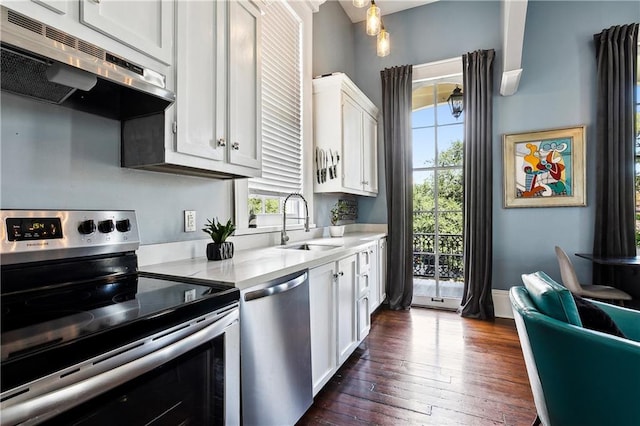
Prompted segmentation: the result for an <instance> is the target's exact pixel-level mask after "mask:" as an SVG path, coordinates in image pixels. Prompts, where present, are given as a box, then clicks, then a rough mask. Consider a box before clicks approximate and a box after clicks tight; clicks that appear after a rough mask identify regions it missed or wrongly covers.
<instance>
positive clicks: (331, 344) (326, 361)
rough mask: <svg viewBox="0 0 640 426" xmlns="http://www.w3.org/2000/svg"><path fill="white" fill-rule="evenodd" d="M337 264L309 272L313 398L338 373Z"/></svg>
mask: <svg viewBox="0 0 640 426" xmlns="http://www.w3.org/2000/svg"><path fill="white" fill-rule="evenodd" d="M335 267H336V263H335V262H331V263H329V264H327V265H322V266H319V267H317V268H313V269H311V270H309V300H310V302H311V303H310V315H311V317H310V319H311V367H312V370H311V377H312V379H313V395H314V396H315V395H316V394H317V393H318V391H320V389H322V387H323V386H324V385H325V384H326V383H327V382H328V381H329V379H331V376H332V375H333V373H335V371H336V370H337V359H336V357H337V350H336V303H335V301H336V294H335V290H336V286H335V282H336V280H335V278H334V274H335V273H336V268H335Z"/></svg>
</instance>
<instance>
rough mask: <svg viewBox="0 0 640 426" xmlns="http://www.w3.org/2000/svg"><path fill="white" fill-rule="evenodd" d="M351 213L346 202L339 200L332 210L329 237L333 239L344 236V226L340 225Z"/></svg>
mask: <svg viewBox="0 0 640 426" xmlns="http://www.w3.org/2000/svg"><path fill="white" fill-rule="evenodd" d="M348 213H349V205H348V204H347V202H346V201H344V200H338V202H337V203H335V204H334V206H333V208H332V209H331V226H329V235H331V236H332V237H342V236H343V235H344V225H338V223H339V222H340V221H341V220H343V219H344V218H345V217H346V216H347V215H348Z"/></svg>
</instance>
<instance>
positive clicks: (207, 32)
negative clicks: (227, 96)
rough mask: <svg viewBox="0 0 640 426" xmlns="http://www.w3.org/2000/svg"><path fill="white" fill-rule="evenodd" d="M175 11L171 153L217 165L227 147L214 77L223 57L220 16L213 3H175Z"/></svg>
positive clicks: (220, 71)
mask: <svg viewBox="0 0 640 426" xmlns="http://www.w3.org/2000/svg"><path fill="white" fill-rule="evenodd" d="M177 12H178V13H177V24H178V29H179V31H178V37H176V47H177V62H178V63H177V94H176V95H177V98H178V104H177V105H176V150H177V151H178V152H180V153H183V154H187V155H193V156H197V157H202V158H206V159H211V160H217V161H222V160H224V157H225V152H226V150H227V148H226V141H225V140H224V133H223V128H224V112H223V110H224V102H219V101H224V93H225V92H224V82H221V83H220V85H219V84H218V82H217V79H216V77H221V78H223V76H224V75H225V74H226V73H225V71H224V65H223V64H222V63H220V61H221V60H223V59H224V57H222V55H217V52H218V51H219V49H224V45H223V44H221V46H220V48H219V47H218V45H217V43H218V41H219V40H220V38H221V37H223V36H224V33H223V30H224V14H220V16H218V13H217V12H218V8H217V5H216V3H215V2H190V1H189V2H187V1H179V2H178V7H177ZM218 31H220V32H221V34H220V35H218V34H217V32H218ZM196 40H197V42H196ZM218 56H220V57H218ZM218 65H220V67H218ZM218 86H219V87H220V88H221V89H222V91H221V93H219V94H218V91H217V89H218ZM219 115H221V117H219ZM218 121H219V122H218ZM178 124H179V125H178ZM218 129H220V133H221V134H220V136H218V135H217V133H216V132H217V131H218Z"/></svg>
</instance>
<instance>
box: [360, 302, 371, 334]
mask: <svg viewBox="0 0 640 426" xmlns="http://www.w3.org/2000/svg"><path fill="white" fill-rule="evenodd" d="M369 330H371V305H370V304H369V296H368V295H367V296H362V297H361V298H360V299H358V340H360V341H362V340H364V338H365V337H367V336H368V335H369Z"/></svg>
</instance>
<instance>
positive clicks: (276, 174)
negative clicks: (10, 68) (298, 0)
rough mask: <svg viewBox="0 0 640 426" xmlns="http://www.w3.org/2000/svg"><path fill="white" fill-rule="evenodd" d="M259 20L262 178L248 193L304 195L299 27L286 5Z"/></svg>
mask: <svg viewBox="0 0 640 426" xmlns="http://www.w3.org/2000/svg"><path fill="white" fill-rule="evenodd" d="M264 12H265V13H264V16H263V17H262V177H261V178H254V179H249V192H250V193H258V194H288V193H291V192H302V116H301V113H302V69H301V63H302V57H301V41H302V23H301V21H300V19H299V18H298V16H297V15H295V13H294V12H293V11H292V10H291V9H290V8H289V6H287V4H286V3H285V2H281V1H273V2H271V3H269V4H268V6H266V7H265V11H264Z"/></svg>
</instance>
